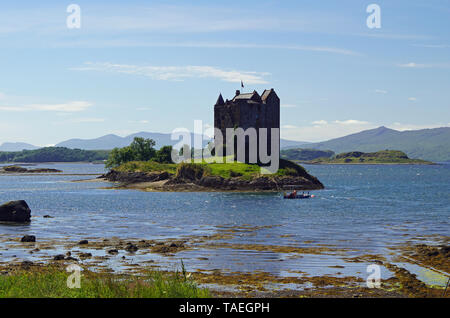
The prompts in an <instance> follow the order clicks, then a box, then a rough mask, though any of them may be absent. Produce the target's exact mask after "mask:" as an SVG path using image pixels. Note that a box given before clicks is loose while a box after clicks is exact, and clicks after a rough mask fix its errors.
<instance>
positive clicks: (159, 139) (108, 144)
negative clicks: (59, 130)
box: [56, 132, 208, 150]
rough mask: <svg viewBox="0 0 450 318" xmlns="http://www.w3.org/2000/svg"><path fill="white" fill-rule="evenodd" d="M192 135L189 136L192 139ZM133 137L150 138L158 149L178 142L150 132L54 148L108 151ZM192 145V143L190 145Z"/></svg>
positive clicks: (76, 141) (82, 141) (62, 144)
mask: <svg viewBox="0 0 450 318" xmlns="http://www.w3.org/2000/svg"><path fill="white" fill-rule="evenodd" d="M192 136H193V135H191V138H192ZM134 137H142V138H150V139H153V140H154V141H155V142H156V146H155V147H156V148H160V147H162V146H165V145H171V146H173V145H175V144H177V143H178V142H179V141H178V140H171V139H170V137H171V134H164V133H151V132H139V133H135V134H131V135H128V136H125V137H120V136H117V135H113V134H110V135H105V136H102V137H99V138H94V139H69V140H66V141H63V142H60V143H59V144H57V145H56V147H65V148H71V149H75V148H77V149H84V150H109V149H113V148H116V147H118V148H122V147H125V146H128V145H129V144H131V142H132V141H133V139H134ZM192 144H193V143H192ZM207 144H208V140H204V141H203V146H206V145H207Z"/></svg>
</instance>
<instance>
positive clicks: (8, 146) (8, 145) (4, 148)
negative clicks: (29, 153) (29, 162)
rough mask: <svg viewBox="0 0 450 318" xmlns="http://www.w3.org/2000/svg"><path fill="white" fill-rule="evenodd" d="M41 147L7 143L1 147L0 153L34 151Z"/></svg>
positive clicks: (21, 143)
mask: <svg viewBox="0 0 450 318" xmlns="http://www.w3.org/2000/svg"><path fill="white" fill-rule="evenodd" d="M38 148H39V147H36V146H33V145H30V144H27V143H25V142H5V143H3V144H1V145H0V151H22V150H34V149H38Z"/></svg>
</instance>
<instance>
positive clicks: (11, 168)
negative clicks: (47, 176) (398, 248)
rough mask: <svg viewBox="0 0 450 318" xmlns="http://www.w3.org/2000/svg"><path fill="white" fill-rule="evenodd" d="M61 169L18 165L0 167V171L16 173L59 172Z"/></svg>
mask: <svg viewBox="0 0 450 318" xmlns="http://www.w3.org/2000/svg"><path fill="white" fill-rule="evenodd" d="M60 172H62V171H61V170H58V169H51V168H36V169H28V168H24V167H20V166H5V167H1V168H0V173H4V174H16V173H60Z"/></svg>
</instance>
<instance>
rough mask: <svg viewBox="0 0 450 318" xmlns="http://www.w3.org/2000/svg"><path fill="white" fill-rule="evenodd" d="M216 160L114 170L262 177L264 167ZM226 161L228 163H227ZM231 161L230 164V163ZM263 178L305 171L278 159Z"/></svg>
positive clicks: (149, 163)
mask: <svg viewBox="0 0 450 318" xmlns="http://www.w3.org/2000/svg"><path fill="white" fill-rule="evenodd" d="M216 161H219V160H218V159H217V158H207V159H194V160H192V161H191V163H181V164H174V163H173V164H167V163H158V162H154V161H132V162H127V163H124V164H122V165H120V166H119V167H116V168H114V170H117V171H124V172H164V171H165V172H168V173H170V174H173V175H175V174H179V173H180V170H181V169H183V167H189V168H190V169H193V170H196V171H197V172H198V173H199V174H201V175H202V176H220V177H222V178H225V179H227V178H232V177H241V178H243V179H252V178H255V177H258V176H260V175H262V172H263V170H264V169H266V168H264V167H262V166H259V165H257V164H246V163H242V162H236V161H232V160H230V159H228V160H225V163H220V162H216ZM227 161H228V162H227ZM230 161H231V162H230ZM264 175H265V176H306V175H307V173H306V170H305V169H304V168H303V167H302V166H300V165H298V164H296V163H293V162H291V161H288V160H284V159H280V166H279V169H278V171H277V172H276V173H275V174H271V175H270V174H264Z"/></svg>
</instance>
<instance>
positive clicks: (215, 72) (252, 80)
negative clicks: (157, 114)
mask: <svg viewBox="0 0 450 318" xmlns="http://www.w3.org/2000/svg"><path fill="white" fill-rule="evenodd" d="M71 70H75V71H100V72H111V73H122V74H131V75H141V76H147V77H150V78H152V79H154V80H163V81H183V80H185V79H186V78H216V79H219V80H222V81H225V82H234V83H240V81H241V80H242V81H243V82H244V83H247V84H267V81H266V80H265V79H264V77H265V76H268V75H270V73H267V72H249V71H236V70H223V69H220V68H217V67H213V66H195V65H188V66H141V65H126V64H114V63H85V66H83V67H76V68H71Z"/></svg>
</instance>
